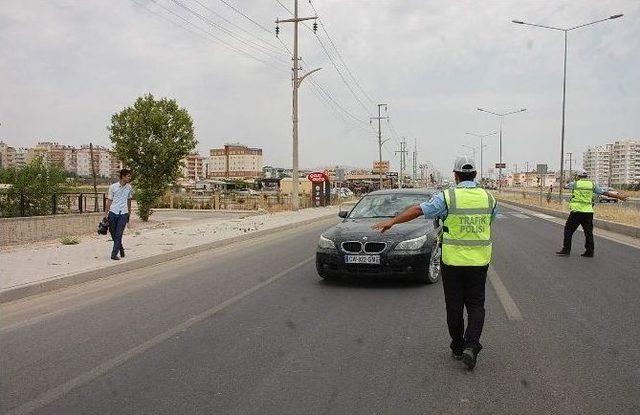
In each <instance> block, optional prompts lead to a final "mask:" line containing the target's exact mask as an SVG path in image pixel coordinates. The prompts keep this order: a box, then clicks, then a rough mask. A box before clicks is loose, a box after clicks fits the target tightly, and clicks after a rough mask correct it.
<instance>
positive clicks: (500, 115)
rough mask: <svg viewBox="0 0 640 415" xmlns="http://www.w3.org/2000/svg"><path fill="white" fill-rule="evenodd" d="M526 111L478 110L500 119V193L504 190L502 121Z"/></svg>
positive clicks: (523, 109) (524, 109)
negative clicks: (500, 111) (499, 111)
mask: <svg viewBox="0 0 640 415" xmlns="http://www.w3.org/2000/svg"><path fill="white" fill-rule="evenodd" d="M526 110H527V109H526V108H522V109H519V110H515V111H509V112H503V113H497V112H493V111H489V110H485V109H483V108H478V111H482V112H486V113H487V114H491V115H495V116H496V117H500V167H499V168H498V191H500V189H502V120H503V119H504V117H506V116H507V115H511V114H517V113H519V112H523V111H526Z"/></svg>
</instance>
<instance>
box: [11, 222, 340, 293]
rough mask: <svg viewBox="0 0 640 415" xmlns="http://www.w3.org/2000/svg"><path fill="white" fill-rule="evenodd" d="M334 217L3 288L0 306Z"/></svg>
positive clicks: (289, 224)
mask: <svg viewBox="0 0 640 415" xmlns="http://www.w3.org/2000/svg"><path fill="white" fill-rule="evenodd" d="M334 217H335V218H337V215H336V213H331V214H327V215H322V216H318V217H315V218H311V219H306V220H304V221H301V222H295V223H288V224H286V225H282V226H278V227H275V228H269V229H263V230H260V231H256V232H249V233H245V234H242V235H238V236H233V237H230V238H226V239H221V240H219V241H213V242H208V243H205V244H202V245H197V246H192V247H189V248H184V249H179V250H176V251H172V252H166V253H162V254H157V255H152V256H150V257H146V258H140V259H135V260H132V261H128V262H119V263H117V264H114V265H111V266H109V267H106V268H101V269H95V270H90V271H83V272H79V273H75V274H69V275H63V276H58V277H54V278H51V279H47V280H43V281H38V282H35V283H30V284H25V285H20V286H16V287H11V288H7V289H4V290H1V291H0V304H3V303H8V302H11V301H15V300H19V299H22V298H25V297H31V296H33V295H37V294H42V293H46V292H49V291H55V290H59V289H61V288H66V287H70V286H72V285H77V284H82V283H84V282H88V281H93V280H97V279H101V278H105V277H109V276H112V275H116V274H121V273H123V272H127V271H133V270H136V269H140V268H145V267H148V266H151V265H156V264H160V263H163V262H167V261H171V260H174V259H178V258H182V257H185V256H188V255H193V254H197V253H199V252H203V251H208V250H210V249H214V248H218V247H221V246H225V245H229V244H232V243H237V242H243V241H246V240H249V239H253V238H258V237H260V236H265V235H269V234H272V233H274V232H282V231H286V230H289V229H294V228H298V227H300V226H305V225H310V224H313V223H316V222H318V221H322V220H327V219H330V218H334Z"/></svg>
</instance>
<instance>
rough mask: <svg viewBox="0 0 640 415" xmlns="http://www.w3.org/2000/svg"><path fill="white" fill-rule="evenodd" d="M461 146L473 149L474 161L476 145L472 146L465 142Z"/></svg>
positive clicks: (474, 158)
mask: <svg viewBox="0 0 640 415" xmlns="http://www.w3.org/2000/svg"><path fill="white" fill-rule="evenodd" d="M462 147H465V148H470V149H471V150H472V151H473V161H475V160H476V147H474V146H468V145H466V144H463V145H462Z"/></svg>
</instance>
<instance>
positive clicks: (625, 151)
mask: <svg viewBox="0 0 640 415" xmlns="http://www.w3.org/2000/svg"><path fill="white" fill-rule="evenodd" d="M582 163H583V168H584V169H585V171H586V172H587V174H588V176H589V178H590V179H591V180H593V181H595V182H596V183H599V184H601V185H604V186H619V185H624V184H632V183H638V182H640V141H638V140H633V139H624V140H618V141H615V142H614V143H608V144H604V145H601V146H596V147H593V148H591V147H589V148H587V150H586V151H585V152H584V154H583V162H582Z"/></svg>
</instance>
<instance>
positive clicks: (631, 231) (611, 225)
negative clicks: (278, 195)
mask: <svg viewBox="0 0 640 415" xmlns="http://www.w3.org/2000/svg"><path fill="white" fill-rule="evenodd" d="M498 201H499V202H502V203H504V204H506V205H512V206H517V207H521V208H525V209H529V210H533V211H535V212H540V213H545V214H547V215H551V216H555V217H557V218H562V219H566V218H567V217H569V212H561V211H559V210H555V209H549V208H545V207H542V206H536V205H527V204H526V203H521V202H514V201H513V200H508V199H500V198H498ZM593 226H595V227H596V228H600V229H604V230H605V231H610V232H616V233H619V234H622V235H628V236H632V237H634V238H640V227H637V226H633V225H625V224H623V223H618V222H612V221H609V220H603V219H593Z"/></svg>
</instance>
